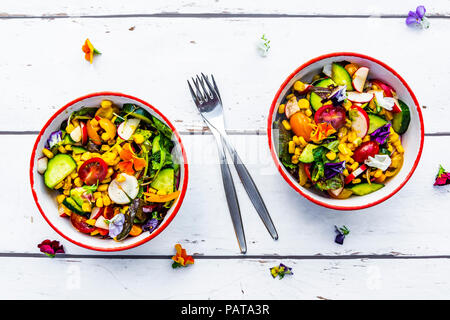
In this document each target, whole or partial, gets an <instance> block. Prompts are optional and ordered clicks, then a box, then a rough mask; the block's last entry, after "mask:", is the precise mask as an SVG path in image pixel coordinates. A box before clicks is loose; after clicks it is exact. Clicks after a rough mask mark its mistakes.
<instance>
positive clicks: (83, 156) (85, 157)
mask: <svg viewBox="0 0 450 320" xmlns="http://www.w3.org/2000/svg"><path fill="white" fill-rule="evenodd" d="M90 158H91V153H90V152H89V151H87V152H85V153H83V154H82V155H81V160H83V161H86V160H89V159H90Z"/></svg>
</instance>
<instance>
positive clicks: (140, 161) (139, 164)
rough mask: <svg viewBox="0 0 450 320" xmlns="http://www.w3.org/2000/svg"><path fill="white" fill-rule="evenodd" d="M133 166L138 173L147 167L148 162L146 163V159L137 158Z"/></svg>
mask: <svg viewBox="0 0 450 320" xmlns="http://www.w3.org/2000/svg"><path fill="white" fill-rule="evenodd" d="M133 164H134V168H135V169H136V171H139V170H142V169H144V168H145V166H146V165H147V161H145V159H143V158H137V157H136V158H134V159H133Z"/></svg>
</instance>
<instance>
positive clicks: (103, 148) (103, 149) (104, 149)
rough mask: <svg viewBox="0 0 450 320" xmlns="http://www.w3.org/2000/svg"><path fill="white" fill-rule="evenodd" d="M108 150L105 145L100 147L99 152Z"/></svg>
mask: <svg viewBox="0 0 450 320" xmlns="http://www.w3.org/2000/svg"><path fill="white" fill-rule="evenodd" d="M109 149H110V147H109V146H108V145H107V144H103V145H102V146H101V147H100V150H102V151H108V150H109Z"/></svg>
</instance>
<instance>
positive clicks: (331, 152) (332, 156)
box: [326, 151, 336, 161]
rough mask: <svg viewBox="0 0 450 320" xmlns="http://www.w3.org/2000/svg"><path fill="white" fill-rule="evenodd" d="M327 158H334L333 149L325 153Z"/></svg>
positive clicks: (331, 159)
mask: <svg viewBox="0 0 450 320" xmlns="http://www.w3.org/2000/svg"><path fill="white" fill-rule="evenodd" d="M326 156H327V158H328V160H330V161H333V160H334V159H336V153H335V152H333V151H330V152H328V153H327V154H326Z"/></svg>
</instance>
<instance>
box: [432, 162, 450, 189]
mask: <svg viewBox="0 0 450 320" xmlns="http://www.w3.org/2000/svg"><path fill="white" fill-rule="evenodd" d="M446 184H450V173H448V172H447V171H445V169H444V168H443V167H442V166H441V165H440V166H439V171H438V174H437V175H436V181H435V182H434V186H444V185H446Z"/></svg>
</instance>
